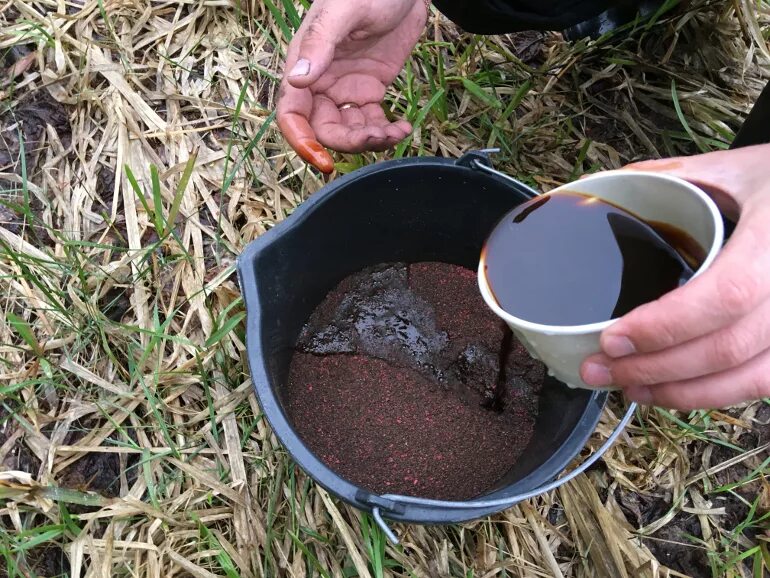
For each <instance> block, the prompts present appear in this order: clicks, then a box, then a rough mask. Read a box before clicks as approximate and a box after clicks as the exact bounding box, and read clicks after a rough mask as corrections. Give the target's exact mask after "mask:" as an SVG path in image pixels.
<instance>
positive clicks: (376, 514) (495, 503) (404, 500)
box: [372, 402, 637, 545]
mask: <svg viewBox="0 0 770 578" xmlns="http://www.w3.org/2000/svg"><path fill="white" fill-rule="evenodd" d="M636 408H637V404H636V403H635V402H632V403H631V404H630V405H629V406H628V409H627V410H626V413H625V415H624V416H623V419H621V420H620V422H618V425H617V426H615V429H614V430H612V433H611V434H610V435H609V437H608V438H607V440H606V441H605V442H604V443H603V444H602V445H601V447H599V449H598V450H596V451H595V452H594V453H593V454H591V455H590V456H589V457H587V458H586V459H585V461H583V463H582V464H580V465H579V466H578V467H577V468H575V469H574V470H572V471H571V472H570V473H569V474H567V475H566V476H564V477H562V478H559V479H556V480H553V481H552V482H548V483H547V484H543V485H542V486H540V487H538V488H535V489H534V490H530V491H528V492H524V493H521V494H516V495H515V496H509V497H507V498H500V499H497V500H476V501H472V502H452V501H446V500H429V499H426V498H415V497H413V496H400V495H398V494H385V495H382V496H379V498H380V499H381V500H387V501H388V502H390V503H391V504H393V505H396V506H398V505H405V504H412V505H415V506H422V507H424V508H446V507H450V508H454V509H463V510H475V509H485V508H502V509H508V508H510V507H512V506H515V505H516V504H518V503H519V502H523V501H524V500H528V499H530V498H534V497H536V496H539V495H541V494H544V493H546V492H550V491H552V490H555V489H556V488H558V487H560V486H562V485H564V484H566V483H567V482H569V481H571V480H573V479H574V478H576V477H577V476H579V475H580V474H582V473H583V472H585V471H586V470H587V469H588V468H590V467H591V466H592V465H593V464H594V463H596V461H597V460H598V459H599V458H601V457H602V455H604V453H605V452H606V451H607V450H608V449H609V448H610V446H611V445H612V444H613V443H615V440H617V439H618V437H619V436H620V434H621V433H623V430H624V429H625V427H626V426H627V425H628V422H630V421H631V418H632V417H634V412H635V411H636ZM372 517H373V518H374V521H375V522H376V523H377V525H378V526H379V527H380V529H381V530H382V531H383V532H384V533H385V535H386V536H387V537H388V540H390V542H391V543H392V544H393V545H397V544H398V543H399V540H398V537H397V536H396V534H395V533H394V532H393V530H391V529H390V526H388V523H387V522H386V521H385V520H384V519H383V517H382V510H381V506H374V507H373V508H372Z"/></svg>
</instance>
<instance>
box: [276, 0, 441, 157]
mask: <svg viewBox="0 0 770 578" xmlns="http://www.w3.org/2000/svg"><path fill="white" fill-rule="evenodd" d="M426 15H427V10H426V7H425V4H424V3H423V1H422V0H365V1H357V2H353V1H351V0H316V2H314V3H313V6H312V7H311V9H310V10H309V12H308V14H307V16H306V18H305V20H304V21H303V23H302V25H301V26H300V28H299V30H298V31H297V34H296V35H295V37H294V39H293V40H292V42H291V44H290V46H289V51H288V56H287V60H286V70H287V71H289V72H288V74H286V75H284V78H283V81H282V83H281V92H280V96H279V100H278V113H277V120H278V125H279V127H280V129H281V132H282V133H283V134H284V136H285V137H286V139H287V140H288V142H289V144H290V145H291V146H292V148H294V150H296V151H297V152H298V153H299V154H300V156H302V158H303V159H305V160H306V161H307V162H309V163H311V164H313V165H315V166H316V167H317V168H319V169H320V170H322V171H324V172H331V171H332V169H333V162H332V159H331V157H330V156H329V154H328V152H327V151H326V150H324V148H323V147H324V146H325V147H328V148H330V149H333V150H336V151H339V152H348V153H357V152H363V151H380V150H386V149H388V148H390V147H392V146H394V145H395V144H396V143H398V142H400V141H401V140H403V139H404V138H405V137H406V136H407V135H408V134H409V133H410V132H411V130H412V127H411V125H410V124H409V123H408V122H406V121H405V120H399V121H396V122H390V121H388V119H387V118H386V117H385V113H384V111H383V109H382V104H381V103H382V100H383V98H384V96H385V91H386V89H387V87H388V85H390V83H391V82H393V80H394V79H395V78H396V76H397V75H398V74H399V72H400V71H401V69H402V68H403V66H404V62H405V61H406V59H407V57H408V56H409V54H410V53H411V51H412V49H413V48H414V45H415V44H416V43H417V39H418V38H419V36H420V33H421V31H422V29H423V27H424V25H425V20H426Z"/></svg>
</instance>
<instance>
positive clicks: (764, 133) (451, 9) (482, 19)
mask: <svg viewBox="0 0 770 578" xmlns="http://www.w3.org/2000/svg"><path fill="white" fill-rule="evenodd" d="M660 1H661V0H433V4H435V6H436V8H438V9H439V10H440V11H441V12H442V13H443V14H444V15H445V16H446V17H447V18H449V19H450V20H452V21H453V22H454V23H455V24H457V25H458V26H459V27H460V28H462V29H463V30H465V31H467V32H471V33H474V34H507V33H509V32H520V31H523V30H542V31H546V30H549V31H565V36H566V37H568V38H572V37H581V36H582V35H583V33H584V32H591V34H589V35H591V36H596V35H597V34H596V33H597V32H603V28H604V27H606V25H607V24H608V23H609V24H610V25H612V23H613V21H621V22H622V21H623V20H624V19H626V21H630V20H631V19H633V15H634V13H635V12H637V10H638V11H640V12H642V13H645V12H646V13H650V12H651V11H652V10H653V8H654V7H655V6H656V5H657V4H659V3H660ZM597 17H598V18H597ZM578 25H579V26H578ZM567 29H568V30H567ZM763 143H770V83H769V84H768V86H767V87H766V88H765V90H764V92H763V93H762V95H761V96H760V97H759V100H758V101H757V103H756V105H755V106H754V109H753V110H752V113H751V114H750V115H749V118H748V119H747V120H746V122H745V123H744V125H743V127H742V128H741V130H740V132H739V133H738V135H737V136H736V138H735V140H734V142H733V144H732V147H731V148H737V147H741V146H749V145H754V144H763Z"/></svg>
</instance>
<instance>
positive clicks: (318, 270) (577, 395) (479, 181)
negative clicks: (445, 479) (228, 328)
mask: <svg viewBox="0 0 770 578" xmlns="http://www.w3.org/2000/svg"><path fill="white" fill-rule="evenodd" d="M318 194H319V195H320V196H319V197H318V198H317V199H314V200H312V201H309V202H308V205H309V206H308V207H303V210H302V211H300V212H299V214H297V215H295V216H294V217H292V219H291V222H287V223H285V226H284V227H283V230H282V232H281V233H280V234H279V235H276V236H274V237H273V239H272V240H271V241H269V242H265V243H264V244H263V245H262V246H261V247H260V249H259V250H258V251H257V252H255V253H254V255H255V256H254V263H253V264H252V266H251V267H250V268H248V271H250V272H252V274H253V275H254V278H253V279H242V280H241V283H242V284H245V285H249V284H251V283H255V284H256V295H257V297H256V300H257V301H258V303H257V304H254V303H248V297H247V307H258V308H259V311H260V313H259V317H258V319H259V331H258V334H259V338H260V342H259V343H258V344H257V343H251V344H250V348H253V347H259V348H260V356H261V360H260V363H261V364H262V365H263V366H264V372H265V375H266V381H267V383H266V384H262V386H263V387H264V388H265V389H264V390H263V391H261V392H260V384H259V383H256V384H255V385H256V387H257V392H258V394H259V396H260V401H261V402H262V405H263V409H265V413H266V414H267V417H268V419H269V420H270V421H271V424H273V425H274V428H275V426H276V424H275V420H274V419H271V416H270V415H269V413H270V412H281V413H282V415H280V416H273V417H280V420H279V421H281V423H285V424H288V418H287V417H286V413H285V412H284V411H283V408H282V388H283V387H284V384H285V383H286V380H287V376H288V368H289V363H290V361H291V355H292V349H293V346H294V344H295V341H296V338H297V336H298V335H299V332H300V330H301V328H302V326H303V324H304V323H305V322H306V321H307V319H308V317H309V316H310V314H311V313H312V312H313V310H314V309H315V307H316V306H317V305H318V304H319V303H320V302H321V301H322V300H323V298H324V297H325V295H326V294H327V293H328V292H329V291H330V290H331V289H332V288H333V287H334V286H335V285H336V284H337V283H338V282H339V281H341V280H342V279H343V278H344V277H346V276H347V275H349V274H351V273H354V272H356V271H359V270H360V269H362V268H364V267H366V266H369V265H374V264H377V263H382V262H388V261H391V262H392V261H404V262H408V263H412V262H419V261H443V262H446V263H452V264H456V265H462V266H465V267H468V268H470V269H473V270H475V269H476V267H477V265H478V259H479V255H480V251H481V248H482V244H483V242H484V239H485V238H486V236H487V235H488V233H489V232H490V231H491V229H492V227H493V226H494V225H495V224H496V222H497V221H498V219H499V218H501V217H502V216H503V215H504V214H505V213H506V212H507V211H509V210H510V209H511V208H512V207H513V206H515V205H516V204H518V203H520V202H523V201H524V200H526V197H525V196H524V195H523V194H521V193H519V192H517V191H516V190H515V189H513V188H512V187H511V186H510V185H509V184H508V183H507V182H505V181H504V180H503V179H501V178H499V177H495V176H491V175H489V174H486V173H483V172H481V171H480V170H476V169H469V168H465V167H461V166H458V165H456V164H454V163H449V162H440V161H439V160H438V159H436V160H433V161H426V160H423V161H422V162H421V161H411V162H402V163H387V164H386V165H385V166H383V167H378V168H377V170H369V171H366V172H364V173H363V174H361V175H360V176H353V177H348V178H346V179H343V180H341V182H335V183H332V185H330V186H329V190H328V191H324V192H322V193H318ZM244 292H245V293H248V292H249V289H248V287H246V288H245V290H244ZM253 365H254V361H253V358H252V370H253V369H254V367H253ZM256 381H258V380H255V382H256ZM267 398H269V399H267ZM270 400H272V401H273V402H274V404H271V403H269V402H270ZM266 402H268V403H266ZM600 402H601V403H600ZM603 402H604V397H601V396H599V397H597V395H596V394H595V393H593V392H590V391H586V390H573V389H570V388H568V387H566V386H564V385H563V384H561V383H559V382H556V381H555V380H553V379H549V380H546V384H545V386H544V387H543V390H542V392H541V395H540V406H539V414H538V417H537V421H536V424H535V429H534V432H533V435H532V438H531V442H530V444H529V447H528V448H527V449H526V450H525V451H524V452H523V454H522V456H521V457H520V458H519V460H518V461H517V463H516V464H515V465H514V467H513V468H512V469H511V470H510V471H509V472H508V474H507V475H506V476H505V478H504V479H503V480H501V481H500V483H499V484H498V487H497V488H490V492H489V493H488V494H487V495H486V496H487V497H489V498H501V497H506V496H508V495H513V494H514V493H515V492H517V491H521V490H528V489H532V488H533V487H535V485H539V484H542V483H544V482H546V481H548V480H550V479H552V478H553V477H554V476H556V475H557V474H558V473H559V472H560V471H561V470H562V469H563V468H564V467H565V465H566V463H568V462H569V460H570V459H571V458H572V457H573V456H574V455H575V454H576V453H577V452H579V450H580V448H582V446H583V444H584V442H585V439H586V438H587V437H588V435H590V433H591V432H592V431H593V428H594V426H595V424H596V420H598V415H599V412H600V409H601V405H602V404H603ZM593 406H596V407H593ZM589 422H590V423H589ZM278 429H281V428H280V427H279V428H278ZM284 429H285V431H282V432H278V431H277V433H279V437H280V438H281V440H282V442H283V443H284V445H287V447H288V448H289V451H292V450H291V446H292V444H294V443H296V442H298V441H299V440H292V439H289V438H291V436H292V435H294V437H296V434H293V432H292V431H291V427H290V424H288V427H287V428H284ZM573 446H574V447H573ZM303 449H304V451H307V450H306V448H303ZM559 451H561V453H562V455H561V456H555V454H557V453H558V452H559ZM292 453H295V452H292ZM564 456H566V457H564ZM296 457H297V455H295V458H296ZM557 458H558V459H557ZM554 460H555V461H554ZM556 462H558V463H556ZM549 464H550V468H549V467H544V466H548V465H549ZM300 465H303V464H302V463H300ZM309 473H310V474H311V475H312V474H313V472H309ZM314 477H316V476H314ZM317 479H318V478H317ZM328 481H329V480H328V476H327V477H326V482H327V483H326V484H322V485H326V486H327V489H329V488H328V486H329V483H328ZM331 489H332V490H333V491H335V488H331ZM337 493H338V495H339V494H341V497H343V498H344V499H347V500H348V501H351V502H354V503H355V497H354V496H346V495H345V493H346V490H344V489H343V490H341V491H338V492H337ZM406 517H407V518H408V517H409V516H408V515H407V516H406ZM412 518H414V516H412ZM463 518H464V519H467V518H468V516H463V515H460V516H459V519H463ZM459 519H458V521H459Z"/></svg>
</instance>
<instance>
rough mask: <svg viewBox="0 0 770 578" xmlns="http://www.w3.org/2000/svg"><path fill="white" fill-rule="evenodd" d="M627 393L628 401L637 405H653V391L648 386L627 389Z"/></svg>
mask: <svg viewBox="0 0 770 578" xmlns="http://www.w3.org/2000/svg"><path fill="white" fill-rule="evenodd" d="M625 393H626V397H627V398H628V399H630V400H631V401H635V402H636V403H641V404H642V405H650V404H651V403H652V390H651V389H650V388H649V387H648V386H646V385H635V386H633V387H627V388H626V389H625Z"/></svg>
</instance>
